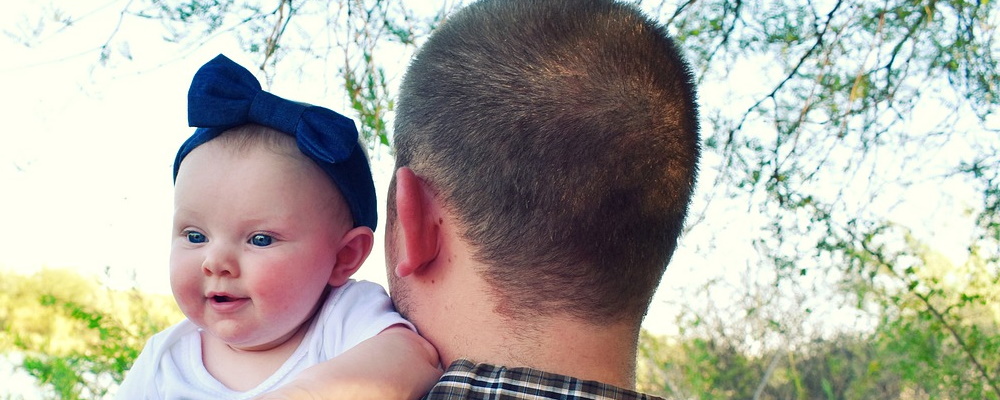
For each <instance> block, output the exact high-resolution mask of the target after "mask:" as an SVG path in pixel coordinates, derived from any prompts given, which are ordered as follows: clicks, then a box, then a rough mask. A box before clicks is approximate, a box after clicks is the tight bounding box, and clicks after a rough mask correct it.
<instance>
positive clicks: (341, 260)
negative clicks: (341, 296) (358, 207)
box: [329, 226, 375, 287]
mask: <svg viewBox="0 0 1000 400" xmlns="http://www.w3.org/2000/svg"><path fill="white" fill-rule="evenodd" d="M374 243H375V234H374V233H372V230H371V228H369V227H367V226H359V227H357V228H354V229H351V230H349V231H347V234H345V235H344V238H343V239H341V241H340V246H339V247H338V248H339V250H338V251H337V262H336V264H335V265H334V266H333V271H331V272H330V282H329V283H330V285H331V286H334V287H336V286H341V285H343V284H345V283H347V280H348V279H350V278H351V275H354V273H355V272H357V271H358V268H361V264H364V262H365V260H366V259H367V258H368V255H369V254H371V252H372V245H373V244H374Z"/></svg>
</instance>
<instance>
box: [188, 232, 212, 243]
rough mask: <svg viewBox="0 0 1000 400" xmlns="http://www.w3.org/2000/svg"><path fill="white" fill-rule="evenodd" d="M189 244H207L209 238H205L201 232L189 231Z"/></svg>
mask: <svg viewBox="0 0 1000 400" xmlns="http://www.w3.org/2000/svg"><path fill="white" fill-rule="evenodd" d="M187 239H188V242H191V243H205V242H207V241H208V238H206V237H205V235H203V234H202V233H201V232H195V231H187Z"/></svg>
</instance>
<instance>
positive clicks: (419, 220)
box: [395, 167, 440, 277]
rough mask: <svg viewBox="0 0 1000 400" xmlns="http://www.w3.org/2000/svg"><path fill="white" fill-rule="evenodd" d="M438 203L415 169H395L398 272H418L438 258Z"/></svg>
mask: <svg viewBox="0 0 1000 400" xmlns="http://www.w3.org/2000/svg"><path fill="white" fill-rule="evenodd" d="M437 212H438V210H437V203H436V199H435V197H434V194H433V193H432V192H431V191H430V190H429V188H428V187H427V184H426V183H425V182H424V181H423V180H422V179H420V177H419V176H417V174H416V173H414V172H413V170H411V169H409V168H406V167H402V168H399V169H397V170H396V213H397V216H396V224H398V227H397V228H396V229H397V230H398V231H397V233H396V234H397V235H398V236H397V237H396V240H397V241H398V242H397V243H396V245H397V246H398V247H399V249H398V250H397V255H398V257H399V258H398V259H397V260H396V271H395V273H396V275H397V276H399V277H405V276H407V275H410V274H413V273H419V272H420V270H421V269H422V268H424V267H425V266H426V265H428V264H430V263H431V262H432V261H434V259H435V258H437V255H438V251H439V250H440V249H439V246H440V238H439V237H438V234H439V232H440V230H439V226H438V220H437Z"/></svg>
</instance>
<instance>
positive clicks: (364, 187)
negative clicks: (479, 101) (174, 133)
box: [174, 54, 378, 230]
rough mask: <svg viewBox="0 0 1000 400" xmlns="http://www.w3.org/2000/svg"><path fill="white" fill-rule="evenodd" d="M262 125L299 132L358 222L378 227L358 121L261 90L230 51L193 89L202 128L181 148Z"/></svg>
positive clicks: (193, 120)
mask: <svg viewBox="0 0 1000 400" xmlns="http://www.w3.org/2000/svg"><path fill="white" fill-rule="evenodd" d="M246 124H258V125H263V126H266V127H269V128H273V129H275V130H277V131H279V132H282V133H285V134H288V135H291V136H294V137H295V141H296V143H297V144H298V147H299V150H301V151H302V153H303V154H305V155H306V156H308V157H309V158H310V159H312V160H313V161H315V162H316V164H317V165H319V167H320V168H321V169H323V171H324V172H326V173H327V175H328V176H329V177H330V178H331V179H332V180H333V182H334V184H335V185H336V186H337V187H338V189H340V192H341V194H343V196H344V199H345V200H346V201H347V203H348V206H349V208H350V209H351V214H352V215H353V217H354V225H355V226H368V227H370V228H371V229H372V230H375V226H376V223H377V221H378V215H377V212H376V208H375V185H374V183H373V182H372V176H371V169H370V168H369V166H368V157H367V156H366V155H365V152H364V149H363V148H362V147H361V146H360V145H359V144H358V131H357V129H356V128H355V126H354V121H353V120H351V119H350V118H347V117H345V116H343V115H340V114H338V113H336V112H334V111H333V110H330V109H326V108H323V107H317V106H312V105H307V104H302V103H297V102H294V101H290V100H286V99H283V98H281V97H278V96H275V95H273V94H271V93H268V92H265V91H263V90H261V86H260V82H258V81H257V79H256V78H255V77H254V76H253V74H251V73H250V71H248V70H246V69H245V68H243V67H241V66H240V65H239V64H236V63H235V62H233V61H232V60H230V59H229V58H226V56H224V55H221V54H220V55H218V56H217V57H215V58H214V59H212V60H211V61H209V62H208V63H206V64H205V65H203V66H202V67H201V68H200V69H199V70H198V72H197V73H195V75H194V79H193V80H192V81H191V88H190V89H189V90H188V125H190V126H193V127H198V129H197V130H195V133H194V134H193V135H191V137H190V138H188V140H187V141H186V142H184V144H183V145H181V148H180V150H179V151H178V152H177V158H176V159H175V160H174V179H175V180H176V179H177V171H178V169H179V168H180V164H181V161H182V160H183V159H184V157H185V156H187V154H188V153H190V152H191V150H194V148H196V147H198V146H200V145H202V144H204V143H205V142H208V141H209V140H212V139H213V138H215V137H216V136H218V135H219V134H221V133H222V132H225V131H226V130H228V129H231V128H235V127H237V126H241V125H246Z"/></svg>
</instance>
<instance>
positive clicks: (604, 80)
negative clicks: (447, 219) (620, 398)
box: [394, 0, 700, 325]
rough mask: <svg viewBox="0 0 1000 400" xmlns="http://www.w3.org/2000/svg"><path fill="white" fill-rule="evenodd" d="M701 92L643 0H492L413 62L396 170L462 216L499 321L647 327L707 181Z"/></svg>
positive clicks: (470, 10) (401, 106) (460, 15)
mask: <svg viewBox="0 0 1000 400" xmlns="http://www.w3.org/2000/svg"><path fill="white" fill-rule="evenodd" d="M692 82H693V81H692V75H691V72H690V70H689V68H688V66H687V64H686V63H685V61H684V60H683V58H682V56H681V54H680V52H679V51H678V49H677V47H676V46H675V44H674V42H673V41H672V40H671V39H670V38H669V37H668V35H667V32H666V30H665V29H664V28H663V27H662V26H660V25H659V24H657V23H656V22H654V21H652V20H650V19H649V18H648V17H646V16H645V15H644V14H643V13H642V12H640V11H639V10H637V9H636V8H635V7H633V6H631V5H627V4H622V3H617V2H613V1H608V0H585V1H580V0H543V1H530V2H528V1H509V0H485V1H479V2H477V3H474V4H472V5H470V6H468V7H466V8H465V9H463V10H461V11H459V12H457V13H456V14H454V15H453V16H451V17H450V18H449V19H448V20H446V21H445V22H444V23H443V24H442V25H441V27H440V28H439V29H438V30H436V31H435V32H434V33H433V34H432V35H431V37H430V38H429V39H428V41H427V43H426V44H425V45H424V46H423V47H422V48H421V49H420V51H419V52H418V53H417V55H416V56H415V58H414V60H413V62H412V64H411V65H410V67H409V69H408V72H407V74H406V76H405V78H404V80H403V83H402V86H401V91H400V96H399V100H398V108H397V116H396V120H395V129H394V135H395V136H394V140H395V151H396V167H397V168H398V167H403V166H407V167H410V168H411V169H413V170H414V171H415V172H416V173H417V174H418V175H419V176H421V177H422V178H423V179H424V180H425V181H427V182H428V183H429V184H430V185H431V186H432V187H433V188H434V189H435V190H436V191H437V193H438V196H440V198H441V199H443V201H444V203H445V204H446V205H447V207H448V209H449V210H450V211H451V212H453V213H454V214H455V215H456V216H457V218H458V219H459V221H460V223H461V224H462V230H463V233H462V234H463V239H464V240H466V241H467V242H468V243H470V244H472V245H473V246H474V248H475V256H476V258H477V260H478V261H481V262H483V263H485V264H486V265H487V266H488V269H487V270H485V271H483V272H482V273H483V276H484V278H485V279H486V281H487V282H489V284H490V285H491V286H492V287H493V289H495V292H496V293H497V295H498V296H499V297H500V298H499V299H498V300H499V301H498V302H497V304H498V306H497V310H498V311H501V312H503V313H505V314H507V315H510V316H515V315H522V314H526V313H528V314H530V313H542V314H550V313H563V314H568V315H572V316H574V317H577V318H581V319H585V320H589V321H593V322H603V321H620V320H629V321H634V322H635V323H636V325H638V321H641V319H642V317H643V316H644V314H645V312H646V309H647V308H648V306H649V302H650V299H651V298H652V295H653V293H654V292H655V290H656V288H657V286H658V284H659V281H660V279H661V277H662V275H663V272H664V270H665V268H666V265H667V263H668V262H669V260H670V258H671V255H672V254H673V252H674V249H675V248H676V245H677V238H678V236H679V235H680V232H681V229H682V227H683V225H684V219H685V215H686V214H687V209H688V205H689V203H690V199H691V196H692V191H693V187H694V185H695V179H696V175H697V160H698V157H699V152H700V147H699V137H698V115H697V105H696V99H695V88H694V85H693V83H692Z"/></svg>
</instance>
